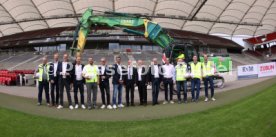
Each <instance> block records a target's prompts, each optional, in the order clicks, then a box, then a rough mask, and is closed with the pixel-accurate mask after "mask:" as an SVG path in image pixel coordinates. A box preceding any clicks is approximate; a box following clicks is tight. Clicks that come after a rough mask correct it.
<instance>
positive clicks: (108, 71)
mask: <svg viewBox="0 0 276 137" xmlns="http://www.w3.org/2000/svg"><path fill="white" fill-rule="evenodd" d="M98 69H99V73H100V74H99V77H100V78H99V80H100V82H105V83H109V78H110V77H111V71H110V67H109V66H108V65H105V70H104V73H103V74H102V67H101V66H99V67H98ZM102 76H105V79H102Z"/></svg>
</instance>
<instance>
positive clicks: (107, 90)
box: [100, 81, 110, 105]
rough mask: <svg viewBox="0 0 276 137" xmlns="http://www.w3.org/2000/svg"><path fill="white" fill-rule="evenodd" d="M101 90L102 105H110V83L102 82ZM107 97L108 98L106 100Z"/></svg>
mask: <svg viewBox="0 0 276 137" xmlns="http://www.w3.org/2000/svg"><path fill="white" fill-rule="evenodd" d="M100 90H101V96H102V103H103V105H110V86H109V81H102V82H100ZM105 96H106V98H105ZM105 99H106V100H105ZM106 103H107V104H106Z"/></svg>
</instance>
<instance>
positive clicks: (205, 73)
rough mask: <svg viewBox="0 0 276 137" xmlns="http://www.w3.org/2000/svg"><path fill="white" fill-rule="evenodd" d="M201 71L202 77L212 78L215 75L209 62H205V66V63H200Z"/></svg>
mask: <svg viewBox="0 0 276 137" xmlns="http://www.w3.org/2000/svg"><path fill="white" fill-rule="evenodd" d="M202 69H203V76H204V77H206V76H213V75H214V74H215V72H214V68H213V65H212V62H211V61H207V65H205V62H203V63H202Z"/></svg>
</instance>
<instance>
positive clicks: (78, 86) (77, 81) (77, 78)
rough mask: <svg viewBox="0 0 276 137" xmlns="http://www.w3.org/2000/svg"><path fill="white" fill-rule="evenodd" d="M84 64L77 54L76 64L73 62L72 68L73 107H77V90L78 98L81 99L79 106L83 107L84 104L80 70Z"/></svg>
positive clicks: (82, 79)
mask: <svg viewBox="0 0 276 137" xmlns="http://www.w3.org/2000/svg"><path fill="white" fill-rule="evenodd" d="M83 68H84V65H83V64H81V57H80V56H78V57H77V58H76V64H74V68H73V73H72V74H73V75H72V78H73V86H74V100H75V109H78V108H79V100H78V91H80V99H81V108H82V109H85V108H86V107H85V105H84V93H83V92H84V78H83V77H82V70H83Z"/></svg>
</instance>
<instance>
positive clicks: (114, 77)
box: [112, 64, 125, 84]
mask: <svg viewBox="0 0 276 137" xmlns="http://www.w3.org/2000/svg"><path fill="white" fill-rule="evenodd" d="M121 67H122V74H120V73H119V70H118V65H117V64H114V65H113V66H112V70H113V71H114V74H113V75H112V84H119V80H120V77H122V80H124V78H123V77H124V76H123V74H124V70H125V69H124V67H123V66H122V65H121Z"/></svg>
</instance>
